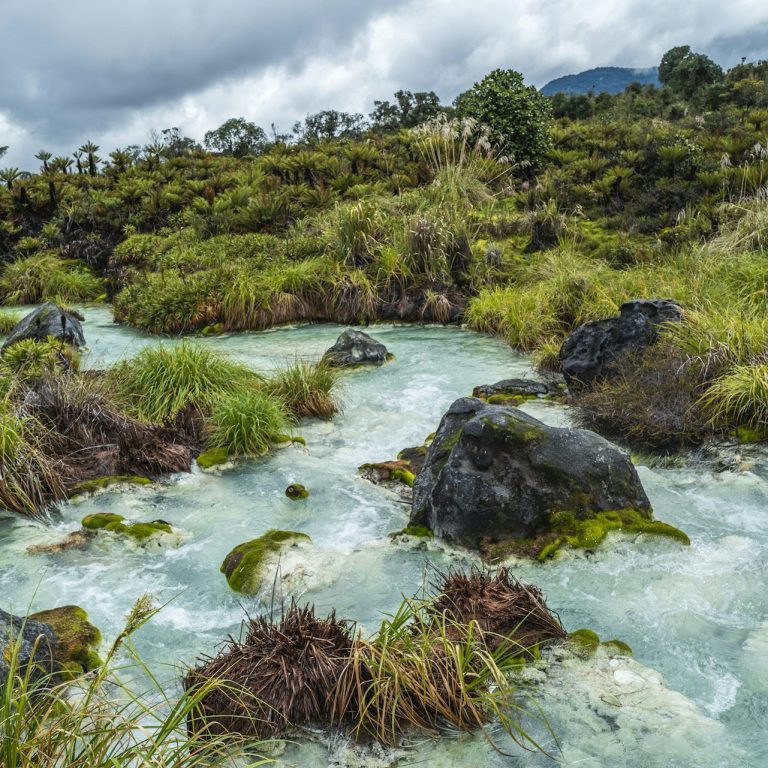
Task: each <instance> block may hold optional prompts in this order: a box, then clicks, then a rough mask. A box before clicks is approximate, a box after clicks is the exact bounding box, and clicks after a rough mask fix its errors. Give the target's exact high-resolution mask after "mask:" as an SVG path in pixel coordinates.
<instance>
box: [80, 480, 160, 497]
mask: <svg viewBox="0 0 768 768" xmlns="http://www.w3.org/2000/svg"><path fill="white" fill-rule="evenodd" d="M124 483H125V484H129V485H152V481H151V480H150V479H149V478H146V477H141V476H139V475H108V476H105V477H97V478H96V479H95V480H85V481H84V482H82V483H78V484H77V485H75V486H73V487H72V488H71V489H70V492H69V493H70V496H76V495H78V494H81V493H93V492H94V491H99V490H101V489H102V488H108V487H109V486H110V485H121V484H124Z"/></svg>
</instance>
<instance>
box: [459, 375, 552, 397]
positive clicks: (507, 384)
mask: <svg viewBox="0 0 768 768" xmlns="http://www.w3.org/2000/svg"><path fill="white" fill-rule="evenodd" d="M548 394H550V389H549V387H548V386H547V385H546V384H544V383H543V382H541V381H534V380H533V379H504V380H503V381H497V382H496V383H495V384H482V385H481V386H479V387H475V388H474V389H473V390H472V397H479V398H480V399H481V400H487V399H488V398H489V397H497V396H499V395H502V396H509V397H521V398H529V397H531V398H533V397H546V396H547V395H548Z"/></svg>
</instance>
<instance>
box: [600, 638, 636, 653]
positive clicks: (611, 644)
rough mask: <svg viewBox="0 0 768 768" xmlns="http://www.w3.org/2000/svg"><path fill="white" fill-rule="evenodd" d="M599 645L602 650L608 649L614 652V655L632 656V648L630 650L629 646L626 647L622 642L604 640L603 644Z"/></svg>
mask: <svg viewBox="0 0 768 768" xmlns="http://www.w3.org/2000/svg"><path fill="white" fill-rule="evenodd" d="M601 645H602V646H603V647H604V648H608V649H610V650H613V651H615V652H616V653H618V654H620V655H621V656H632V655H633V654H632V648H630V646H629V645H627V644H626V643H625V642H624V641H623V640H615V639H614V640H606V641H605V642H604V643H601Z"/></svg>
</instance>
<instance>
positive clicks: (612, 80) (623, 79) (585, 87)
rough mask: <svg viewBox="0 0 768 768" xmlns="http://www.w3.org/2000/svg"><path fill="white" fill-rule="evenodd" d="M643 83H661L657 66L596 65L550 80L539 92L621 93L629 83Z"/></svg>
mask: <svg viewBox="0 0 768 768" xmlns="http://www.w3.org/2000/svg"><path fill="white" fill-rule="evenodd" d="M638 82H639V83H642V84H643V85H648V84H652V85H657V86H658V85H661V83H660V82H659V68H658V67H646V68H645V69H632V68H631V67H596V68H595V69H588V70H586V71H585V72H579V74H578V75H564V76H563V77H557V78H555V79H554V80H550V81H549V82H548V83H547V84H546V85H545V86H544V87H543V88H542V89H541V92H542V93H543V94H544V95H545V96H552V95H553V94H555V93H567V94H568V95H570V96H576V95H578V94H581V93H589V92H590V91H594V93H621V92H622V91H623V90H624V89H625V88H626V87H627V86H628V85H630V84H631V83H638Z"/></svg>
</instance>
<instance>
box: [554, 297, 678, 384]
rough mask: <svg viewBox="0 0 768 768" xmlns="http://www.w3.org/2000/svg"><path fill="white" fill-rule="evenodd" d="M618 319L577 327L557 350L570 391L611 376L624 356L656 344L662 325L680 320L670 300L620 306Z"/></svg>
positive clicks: (675, 303)
mask: <svg viewBox="0 0 768 768" xmlns="http://www.w3.org/2000/svg"><path fill="white" fill-rule="evenodd" d="M620 312H621V313H620V314H619V316H618V317H611V318H608V319H607V320H593V321H592V322H589V323H584V325H580V326H579V327H578V328H577V329H576V330H575V331H574V332H573V333H572V334H571V335H570V336H569V337H568V338H567V339H566V340H565V341H564V342H563V346H562V347H561V348H560V362H561V363H562V366H563V375H564V376H565V380H566V381H567V382H568V386H569V387H573V386H574V385H575V386H578V385H579V384H581V385H585V384H589V383H590V382H592V381H593V380H594V379H598V378H602V377H605V376H610V374H611V364H612V363H613V362H614V361H615V360H616V359H617V358H618V357H619V356H620V355H623V354H624V353H626V352H632V351H634V350H638V349H642V348H644V347H647V346H649V345H651V344H653V343H655V342H656V340H657V338H658V328H659V325H660V324H661V323H677V322H680V321H681V320H682V319H683V314H682V311H681V309H680V305H679V304H678V303H677V302H676V301H673V300H672V299H637V300H635V301H626V302H624V304H622V305H621V310H620Z"/></svg>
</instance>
